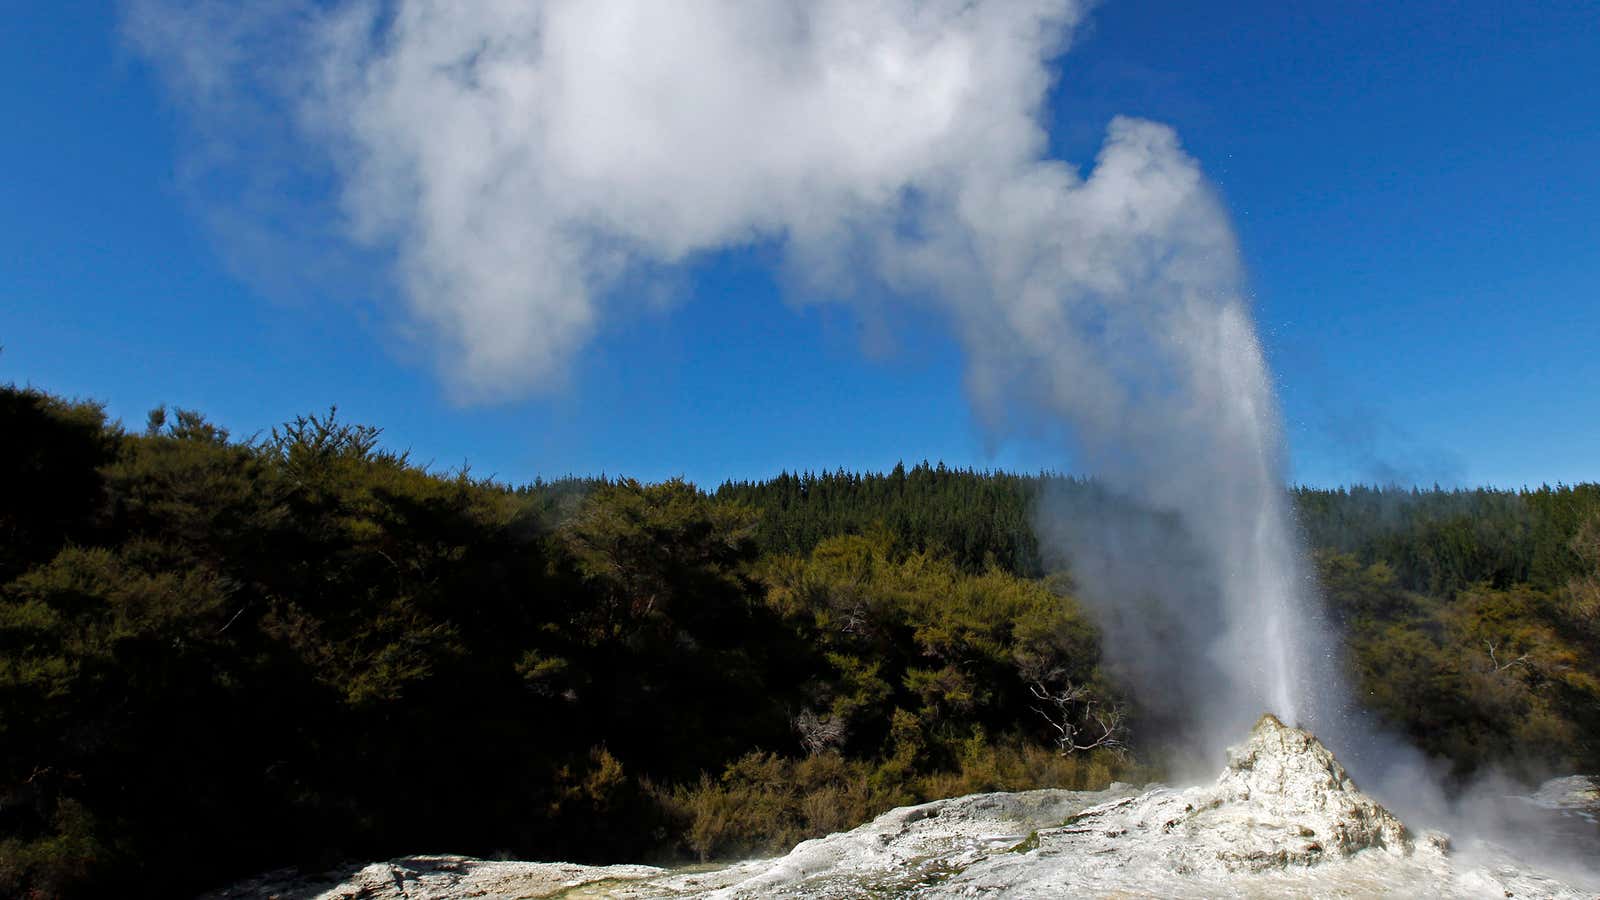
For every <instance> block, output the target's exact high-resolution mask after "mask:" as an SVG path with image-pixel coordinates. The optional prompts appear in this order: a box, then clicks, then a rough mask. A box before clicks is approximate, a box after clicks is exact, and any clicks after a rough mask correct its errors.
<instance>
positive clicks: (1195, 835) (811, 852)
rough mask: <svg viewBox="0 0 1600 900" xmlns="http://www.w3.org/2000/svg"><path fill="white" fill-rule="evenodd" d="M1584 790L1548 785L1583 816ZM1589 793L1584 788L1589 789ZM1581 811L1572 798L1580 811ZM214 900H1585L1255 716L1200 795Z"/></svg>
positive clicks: (1007, 804)
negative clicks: (1415, 820) (671, 860)
mask: <svg viewBox="0 0 1600 900" xmlns="http://www.w3.org/2000/svg"><path fill="white" fill-rule="evenodd" d="M1584 789H1585V788H1583V786H1582V785H1578V784H1577V783H1576V782H1574V783H1573V784H1561V785H1554V784H1553V785H1552V786H1551V787H1550V790H1549V794H1550V797H1551V802H1552V803H1556V802H1558V801H1559V802H1565V803H1577V802H1580V801H1581V800H1582V798H1583V797H1584V796H1587V795H1585V794H1583V793H1582V790H1584ZM1587 789H1588V790H1592V789H1593V785H1592V783H1591V784H1589V785H1588V788H1587ZM1574 798H1576V799H1574ZM343 874H344V875H345V876H346V877H344V878H343V879H338V878H337V877H336V878H335V879H333V880H331V881H329V880H324V881H321V882H311V881H304V880H302V881H292V880H289V881H285V880H278V881H274V880H272V879H270V878H267V879H258V880H257V881H255V882H251V883H248V884H243V885H238V886H236V887H235V888H234V889H233V890H232V891H229V892H225V893H223V894H219V895H217V897H218V898H222V897H227V898H247V897H248V898H266V897H276V898H279V900H307V898H317V900H356V898H361V900H401V898H405V900H421V898H427V900H455V898H467V897H473V898H479V897H506V898H513V897H514V898H530V897H564V898H578V897H629V898H657V897H689V896H708V897H716V898H726V900H742V898H757V897H815V898H846V897H866V896H874V897H878V896H905V897H1056V896H1068V895H1071V896H1080V895H1087V896H1118V897H1129V896H1131V897H1218V896H1233V897H1257V896H1259V897H1285V896H1290V897H1293V896H1301V897H1313V896H1315V897H1341V896H1342V897H1371V896H1405V897H1418V896H1430V897H1437V896H1459V897H1489V896H1492V897H1512V896H1514V897H1561V898H1567V897H1572V898H1577V897H1593V896H1596V895H1597V892H1596V889H1595V886H1594V885H1590V884H1582V885H1579V884H1575V883H1573V882H1572V881H1571V879H1573V878H1574V877H1576V876H1572V875H1570V874H1568V875H1567V876H1565V877H1566V878H1567V879H1568V880H1567V881H1562V880H1558V879H1557V878H1554V877H1550V876H1549V875H1546V874H1541V873H1539V872H1535V871H1532V870H1530V869H1529V868H1528V867H1527V866H1526V865H1525V864H1522V863H1519V862H1518V861H1517V860H1514V859H1512V858H1511V857H1510V856H1509V855H1508V854H1506V853H1505V852H1504V851H1500V850H1498V849H1496V848H1494V847H1492V846H1489V845H1482V844H1480V845H1476V846H1473V847H1472V848H1470V852H1469V853H1461V852H1455V851H1452V849H1451V847H1450V842H1449V839H1448V838H1446V837H1445V836H1444V835H1442V834H1439V833H1437V832H1429V833H1424V834H1421V835H1414V834H1412V833H1411V832H1410V831H1409V830H1408V829H1407V828H1406V826H1405V825H1404V824H1402V823H1401V822H1400V821H1399V820H1398V819H1396V818H1395V817H1394V816H1393V815H1391V814H1390V813H1389V812H1388V811H1387V810H1386V809H1384V808H1383V807H1382V806H1381V805H1379V804H1378V803H1377V802H1376V801H1374V800H1373V799H1372V798H1371V797H1368V796H1367V795H1366V794H1364V793H1362V792H1361V791H1360V790H1359V789H1358V788H1357V787H1356V785H1355V783H1354V782H1352V781H1351V779H1350V776H1349V774H1348V773H1347V772H1346V771H1345V770H1344V767H1343V766H1341V765H1340V764H1339V762H1338V760H1336V759H1334V757H1333V754H1332V753H1330V752H1329V751H1328V750H1327V748H1326V747H1324V746H1322V744H1321V743H1320V742H1319V741H1317V739H1316V738H1315V737H1313V736H1312V735H1310V734H1309V733H1307V732H1305V731H1302V730H1300V729H1298V728H1291V727H1289V726H1287V725H1284V724H1283V723H1282V722H1280V721H1278V720H1277V719H1276V718H1274V717H1272V716H1270V715H1269V716H1263V717H1262V718H1261V720H1260V721H1259V722H1258V723H1257V724H1256V727H1255V728H1254V730H1253V731H1252V732H1251V734H1250V736H1249V739H1248V740H1247V741H1245V743H1243V744H1241V745H1240V746H1238V747H1235V748H1233V749H1232V750H1230V751H1229V755H1228V764H1227V767H1226V768H1225V769H1224V770H1223V772H1222V774H1221V776H1220V777H1219V778H1218V779H1217V781H1216V782H1215V783H1214V784H1212V785H1207V786H1201V787H1193V788H1187V789H1182V790H1178V789H1172V788H1167V787H1162V786H1151V787H1150V788H1148V789H1146V790H1145V791H1143V792H1136V791H1134V790H1133V789H1132V788H1131V787H1128V786H1126V785H1115V786H1113V788H1112V789H1111V790H1109V791H1103V792H1096V793H1083V792H1074V791H1060V790H1043V791H1028V792H1023V793H1013V794H978V795H973V796H969V797H959V798H955V799H951V800H940V801H937V802H934V803H925V804H922V805H920V806H912V807H905V808H902V809H896V810H893V811H891V812H888V813H885V814H884V815H882V816H880V817H878V818H877V819H876V820H874V821H872V822H870V823H868V824H866V825H863V826H861V827H859V828H856V829H854V830H853V831H849V832H843V833H839V834H833V835H829V836H828V837H825V838H818V839H816V840H811V841H806V842H804V843H802V844H800V845H799V846H797V847H796V848H795V849H794V850H793V851H791V852H790V853H788V854H787V855H785V856H782V857H778V858H775V859H764V860H750V861H746V862H741V863H737V864H734V865H731V866H727V867H723V868H718V869H710V870H706V869H694V870H673V871H669V870H663V869H656V868H651V867H648V866H603V867H587V866H572V865H565V864H556V863H518V862H488V861H481V860H469V859H462V858H458V857H413V858H408V859H401V860H395V861H392V862H389V863H380V864H374V865H372V866H367V867H365V868H362V869H359V870H354V869H353V870H351V871H349V872H346V873H343Z"/></svg>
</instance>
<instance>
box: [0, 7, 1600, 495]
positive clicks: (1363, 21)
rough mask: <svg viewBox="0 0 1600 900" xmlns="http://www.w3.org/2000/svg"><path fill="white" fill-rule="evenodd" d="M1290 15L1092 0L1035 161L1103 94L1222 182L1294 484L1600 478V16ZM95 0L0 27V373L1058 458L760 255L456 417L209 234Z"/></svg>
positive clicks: (390, 416) (1074, 145)
mask: <svg viewBox="0 0 1600 900" xmlns="http://www.w3.org/2000/svg"><path fill="white" fill-rule="evenodd" d="M1288 6H1290V5H1286V4H1278V3H1260V4H1234V5H1228V6H1220V7H1214V8H1213V7H1204V6H1201V5H1197V4H1188V3H1156V2H1140V0H1124V2H1108V3H1106V4H1104V5H1103V6H1102V7H1100V8H1099V9H1097V10H1096V11H1095V12H1094V13H1093V16H1092V22H1091V24H1090V26H1089V27H1088V28H1087V29H1086V30H1083V31H1080V33H1079V34H1078V37H1077V39H1076V46H1075V47H1074V48H1073V50H1072V51H1071V52H1070V53H1069V54H1067V55H1066V56H1065V57H1064V58H1063V59H1062V60H1061V61H1060V62H1059V70H1060V81H1059V84H1058V87H1057V89H1056V90H1055V91H1054V93H1053V94H1052V99H1051V104H1050V109H1049V111H1048V121H1049V125H1050V129H1051V141H1052V149H1053V151H1054V152H1055V153H1056V154H1057V155H1059V156H1061V157H1063V158H1065V159H1069V160H1072V161H1074V162H1078V163H1087V162H1089V161H1090V160H1091V159H1092V157H1093V155H1094V153H1095V151H1096V149H1097V148H1098V146H1099V143H1100V141H1101V139H1102V136H1103V133H1104V129H1105V125H1106V122H1107V121H1108V120H1109V119H1110V118H1111V117H1112V116H1114V115H1117V114H1130V115H1137V116H1144V117H1149V118H1152V119H1156V120H1159V121H1163V122H1166V123H1169V124H1171V125H1172V126H1174V127H1175V128H1176V129H1177V131H1178V133H1179V135H1180V137H1181V138H1182V140H1183V142H1184V145H1185V147H1186V148H1187V149H1188V151H1189V152H1190V153H1191V154H1192V155H1193V156H1195V157H1196V158H1197V159H1198V160H1199V162H1200V164H1201V165H1202V166H1203V167H1204V169H1205V171H1206V172H1207V173H1208V174H1209V176H1210V177H1211V178H1212V179H1213V180H1214V181H1215V182H1216V183H1217V184H1218V185H1219V187H1220V189H1221V191H1222V193H1223V195H1224V197H1225V198H1226V201H1227V204H1228V206H1229V208H1230V210H1231V212H1232V215H1233V220H1234V224H1235V227H1236V228H1237V231H1238V234H1239V238H1240V241H1241V244H1242V246H1243V252H1244V256H1245V259H1246V262H1247V264H1248V267H1249V272H1250V280H1251V288H1252V292H1253V295H1254V298H1255V302H1256V313H1257V318H1258V322H1259V326H1260V329H1261V332H1262V337H1263V341H1264V343H1265V345H1266V347H1267V351H1268V354H1269V356H1270V358H1271V360H1272V363H1273V367H1274V371H1275V375H1276V380H1277V383H1278V386H1279V391H1280V397H1281V401H1282V404H1283V406H1284V410H1285V414H1286V419H1287V421H1288V430H1289V438H1290V446H1291V457H1292V465H1293V476H1294V478H1296V479H1297V480H1300V481H1304V482H1308V483H1312V484H1337V483H1347V482H1351V481H1373V480H1379V479H1382V480H1388V479H1398V480H1402V481H1408V482H1409V481H1419V482H1422V483H1425V484H1428V483H1432V482H1434V481H1440V482H1444V483H1446V484H1453V483H1462V484H1483V483H1488V484H1495V485H1502V486H1519V485H1523V484H1534V485H1536V484H1538V483H1540V482H1550V483H1554V482H1557V481H1564V482H1568V483H1570V482H1574V481H1588V480H1596V479H1600V359H1597V354H1596V353H1595V348H1596V347H1597V346H1600V166H1597V162H1600V91H1596V90H1595V89H1594V86H1595V85H1596V84H1600V27H1597V26H1600V10H1597V9H1596V8H1595V7H1594V5H1593V4H1592V3H1578V2H1573V3H1554V2H1546V3H1538V4H1506V3H1487V2H1485V3H1474V2H1465V3H1458V4H1452V5H1450V6H1449V8H1448V9H1445V8H1444V5H1442V4H1404V5H1399V4H1381V3H1343V2H1341V3H1328V4H1323V5H1321V6H1320V7H1314V6H1313V5H1309V4H1296V5H1293V6H1294V7H1295V8H1294V9H1289V8H1288ZM1402 6H1403V7H1404V8H1400V7H1402ZM118 15H119V13H118V7H117V6H116V5H115V4H112V3H99V2H61V3H54V4H32V3H30V4H14V5H12V7H11V9H9V11H8V13H7V16H6V18H7V23H8V24H7V27H6V28H5V29H4V30H0V74H3V76H4V80H5V84H6V85H7V86H8V87H7V90H6V91H5V94H4V97H3V100H0V102H3V103H4V105H5V108H4V110H3V113H4V121H5V122H6V123H7V129H6V132H7V138H6V140H4V141H0V167H3V171H4V172H6V173H7V174H6V175H5V176H4V178H0V237H3V242H0V247H3V248H4V249H3V251H0V253H3V255H0V344H3V345H4V348H5V349H4V352H3V353H0V379H4V380H14V381H17V382H20V383H32V384H34V385H37V386H39V387H42V388H46V389H48V390H52V391H55V392H58V393H63V394H67V395H73V396H82V397H91V398H95V399H99V400H102V401H104V402H105V403H106V404H107V406H108V408H109V410H110V412H111V413H112V415H114V416H117V417H121V418H122V419H123V420H125V421H126V422H128V423H129V424H135V425H136V424H138V423H141V422H142V420H143V416H144V412H145V411H146V410H148V409H149V408H150V407H152V406H155V405H157V404H160V403H167V404H172V405H179V406H185V407H194V408H198V409H201V410H204V411H206V412H207V413H208V414H209V415H211V416H212V418H214V419H215V420H217V421H219V422H220V423H222V424H224V425H226V426H228V427H230V428H232V429H233V430H234V431H235V433H237V434H249V433H251V432H255V431H257V430H262V429H266V428H268V427H270V426H271V425H272V424H273V423H275V422H279V421H282V420H284V419H287V418H290V417H292V416H293V415H295V414H296V413H300V412H307V411H315V410H320V409H324V408H326V407H327V406H329V405H330V404H338V405H339V407H340V409H341V411H342V412H343V413H344V414H346V415H347V416H349V417H350V418H353V419H356V420H360V421H364V422H370V423H373V424H377V425H380V426H382V427H383V428H384V429H385V433H386V438H387V440H388V442H389V443H390V444H391V445H393V446H396V447H403V448H410V449H411V450H412V452H413V455H414V457H416V458H418V459H420V460H424V461H427V460H431V461H434V462H435V463H436V464H437V465H440V466H455V465H457V464H459V463H461V462H462V461H464V460H465V461H470V462H471V463H472V465H473V468H474V471H475V472H477V473H479V474H494V475H496V476H497V477H499V478H502V479H505V480H511V481H523V480H528V479H531V478H533V477H534V476H536V475H543V476H546V477H549V476H558V475H562V474H567V473H598V472H607V473H611V474H619V473H622V474H630V475H635V476H638V477H642V478H648V479H656V478H663V477H668V476H672V475H677V474H683V475H686V476H688V477H689V478H691V479H692V480H695V481H697V482H700V483H703V484H715V483H716V482H718V481H720V480H722V479H723V478H726V477H733V478H749V477H762V476H766V475H770V474H775V473H776V472H778V471H779V470H782V469H797V468H798V469H808V468H809V469H818V468H829V469H831V468H835V467H844V468H887V467H890V466H892V465H893V464H894V463H895V462H896V461H897V460H902V459H903V460H906V461H908V462H909V461H914V460H919V459H923V458H928V459H935V460H937V459H942V460H944V461H946V462H947V463H951V464H956V465H970V466H977V467H980V468H985V467H1005V468H1018V469H1029V470H1032V469H1039V468H1054V469H1066V470H1072V469H1074V468H1075V466H1074V462H1073V460H1072V459H1070V458H1068V457H1065V456H1063V454H1062V453H1061V452H1060V451H1059V450H1058V449H1056V448H1055V447H1054V446H1052V445H1050V444H1049V443H1046V442H1042V441H1038V442H1035V441H1029V440H1026V439H1019V438H1015V437H1012V438H1009V439H1004V440H997V439H994V438H991V437H989V436H987V435H986V434H985V433H984V432H983V430H982V428H981V427H980V426H979V425H978V423H977V422H976V421H975V419H974V418H973V415H972V413H971V412H970V411H969V407H968V405H967V403H966V402H965V399H964V395H963V387H962V369H963V364H962V358H961V352H960V348H959V346H958V344H957V343H956V342H955V341H954V340H953V339H952V338H951V337H949V336H948V335H946V334H945V333H944V332H943V331H942V329H941V328H940V327H939V326H938V323H936V322H934V321H932V320H923V319H916V318H914V317H913V318H901V319H898V320H897V321H896V322H895V323H894V328H893V330H892V335H891V334H890V333H889V331H888V330H887V329H885V328H884V327H883V326H882V323H872V322H862V321H860V320H859V319H858V318H857V317H856V316H855V315H853V314H852V313H851V312H850V311H849V310H848V309H847V308H845V307H832V306H830V307H817V306H795V305H793V304H790V303H787V302H785V299H784V291H783V289H782V287H781V286H780V284H779V282H778V280H777V278H776V276H775V275H774V266H773V264H772V263H773V259H772V253H771V252H770V249H769V248H763V247H756V248H746V249H742V250H736V251H729V252H725V253H720V254H716V255H714V256H710V257H706V258H703V259H701V260H699V261H698V262H697V264H696V265H695V266H694V267H693V268H692V269H691V270H690V271H688V272H686V273H683V275H682V282H681V289H680V290H679V291H678V297H677V299H676V301H675V302H673V303H672V304H669V305H668V306H666V307H665V308H662V309H659V310H654V311H650V312H647V313H645V314H643V315H640V316H635V317H633V318H631V319H629V320H627V321H617V322H613V323H611V324H608V325H607V326H606V327H605V328H604V329H603V330H602V333H601V334H600V336H599V337H598V338H597V339H596V340H595V341H593V342H592V343H590V344H589V345H588V346H587V347H586V348H585V349H584V351H583V352H582V353H581V354H580V356H579V357H578V359H577V361H576V363H575V370H574V372H573V373H572V377H571V378H570V379H569V380H568V381H567V382H566V388H565V389H564V390H562V391H561V392H559V393H558V394H555V395H536V396H533V397H530V398H525V399H520V400H514V401H509V402H499V403H494V404H478V405H460V404H458V403H455V402H453V400H452V398H451V395H450V393H449V391H448V390H447V389H446V388H445V387H443V386H442V385H441V384H440V383H439V381H438V380H437V379H436V377H435V375H434V373H433V371H432V369H431V368H430V367H429V365H428V363H427V361H426V359H425V358H424V357H423V356H422V355H421V354H420V353H419V352H418V351H417V349H416V348H415V347H414V346H412V345H411V344H409V343H408V342H407V341H406V340H405V339H404V337H403V336H402V334H401V322H400V321H399V320H397V318H396V317H395V316H394V314H393V313H392V312H391V311H392V310H393V309H394V304H393V303H392V302H391V301H390V299H389V298H388V297H387V296H386V294H385V288H384V287H383V286H382V285H383V282H382V281H381V279H377V278H361V277H356V278H353V279H351V280H349V281H343V280H337V279H335V280H329V279H324V280H322V281H321V282H320V286H319V287H316V288H314V289H301V288H299V287H296V286H294V285H296V284H298V281H297V280H296V279H292V278H291V279H281V278H273V277H264V275H263V273H264V272H265V273H268V275H270V274H272V270H273V267H274V265H275V264H277V262H278V261H275V260H273V259H272V258H271V257H270V255H268V256H265V257H263V256H260V255H255V254H253V253H252V251H251V250H250V249H249V248H242V247H241V246H239V243H238V240H237V238H230V237H228V236H227V234H228V230H227V229H226V228H224V229H221V230H219V229H218V227H217V226H216V224H215V222H214V221H211V219H210V217H209V216H208V213H209V212H210V211H211V209H212V207H211V205H210V202H209V201H210V200H211V199H213V198H211V197H208V196H207V191H217V190H226V185H223V186H218V185H216V184H207V185H200V186H196V185H194V184H192V183H189V182H188V181H187V180H186V179H185V178H184V177H183V172H184V171H185V169H184V166H185V165H186V159H187V156H186V147H185V142H186V141H187V140H188V139H189V137H188V132H187V130H186V128H185V127H184V122H183V117H182V116H181V115H180V113H179V111H178V110H177V109H175V107H174V106H173V104H172V102H171V101H170V100H169V99H168V98H167V97H166V96H165V95H164V94H163V92H162V91H161V90H159V86H158V85H157V83H156V81H155V78H154V76H153V75H152V73H151V72H150V71H149V70H148V68H147V67H146V66H145V65H144V63H143V62H142V61H141V60H139V59H138V58H137V57H136V56H135V55H134V54H132V53H131V52H130V51H129V50H128V49H126V47H125V46H124V45H123V43H122V40H121V38H120V36H119V32H118V26H117V22H118ZM292 264H298V261H287V260H286V261H282V265H285V266H287V265H292ZM279 274H281V273H279ZM285 283H287V284H289V285H290V286H288V287H285V286H284V285H285ZM330 284H335V285H346V284H348V285H349V286H350V287H349V290H348V291H340V290H335V289H331V288H330V287H329V285H330Z"/></svg>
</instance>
